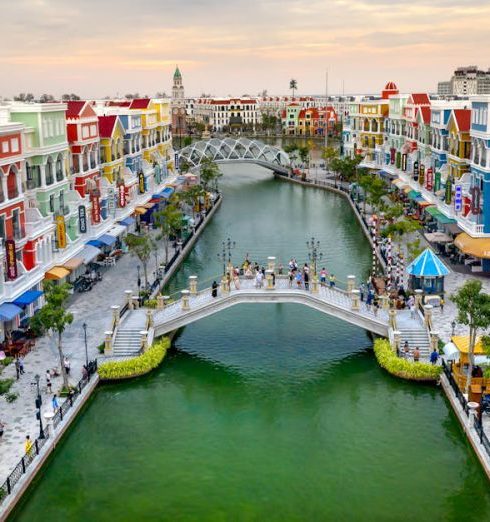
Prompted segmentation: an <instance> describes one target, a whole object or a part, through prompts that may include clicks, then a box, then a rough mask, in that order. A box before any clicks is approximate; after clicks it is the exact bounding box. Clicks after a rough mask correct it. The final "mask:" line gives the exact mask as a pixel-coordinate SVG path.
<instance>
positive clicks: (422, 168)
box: [419, 165, 425, 187]
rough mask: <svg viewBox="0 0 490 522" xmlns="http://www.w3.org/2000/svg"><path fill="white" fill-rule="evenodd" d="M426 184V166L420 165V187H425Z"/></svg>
mask: <svg viewBox="0 0 490 522" xmlns="http://www.w3.org/2000/svg"><path fill="white" fill-rule="evenodd" d="M424 183H425V165H420V174H419V185H420V186H421V187H423V186H424Z"/></svg>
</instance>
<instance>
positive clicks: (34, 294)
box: [14, 290, 43, 306]
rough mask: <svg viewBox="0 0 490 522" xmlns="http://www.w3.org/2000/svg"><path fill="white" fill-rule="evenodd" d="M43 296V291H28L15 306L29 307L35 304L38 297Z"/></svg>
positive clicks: (17, 300) (15, 302)
mask: <svg viewBox="0 0 490 522" xmlns="http://www.w3.org/2000/svg"><path fill="white" fill-rule="evenodd" d="M42 295H43V293H42V291H41V290H27V292H24V293H23V294H22V295H21V296H19V297H18V298H17V299H16V300H15V301H14V305H17V306H27V305H30V304H31V303H33V302H34V301H35V300H36V299H37V298H38V297H41V296H42Z"/></svg>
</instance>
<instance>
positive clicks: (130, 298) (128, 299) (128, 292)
mask: <svg viewBox="0 0 490 522" xmlns="http://www.w3.org/2000/svg"><path fill="white" fill-rule="evenodd" d="M124 293H125V294H126V303H128V310H132V309H133V291H132V290H125V291H124Z"/></svg>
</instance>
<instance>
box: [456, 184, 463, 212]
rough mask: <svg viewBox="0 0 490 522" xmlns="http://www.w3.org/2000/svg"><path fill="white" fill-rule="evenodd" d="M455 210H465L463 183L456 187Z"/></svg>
mask: <svg viewBox="0 0 490 522" xmlns="http://www.w3.org/2000/svg"><path fill="white" fill-rule="evenodd" d="M454 210H455V212H461V211H462V210H463V187H462V186H461V185H456V186H455V187H454Z"/></svg>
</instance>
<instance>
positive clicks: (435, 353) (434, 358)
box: [430, 348, 439, 364]
mask: <svg viewBox="0 0 490 522" xmlns="http://www.w3.org/2000/svg"><path fill="white" fill-rule="evenodd" d="M437 359H439V353H438V351H437V350H436V348H434V349H433V350H432V352H431V354H430V362H431V364H437Z"/></svg>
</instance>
